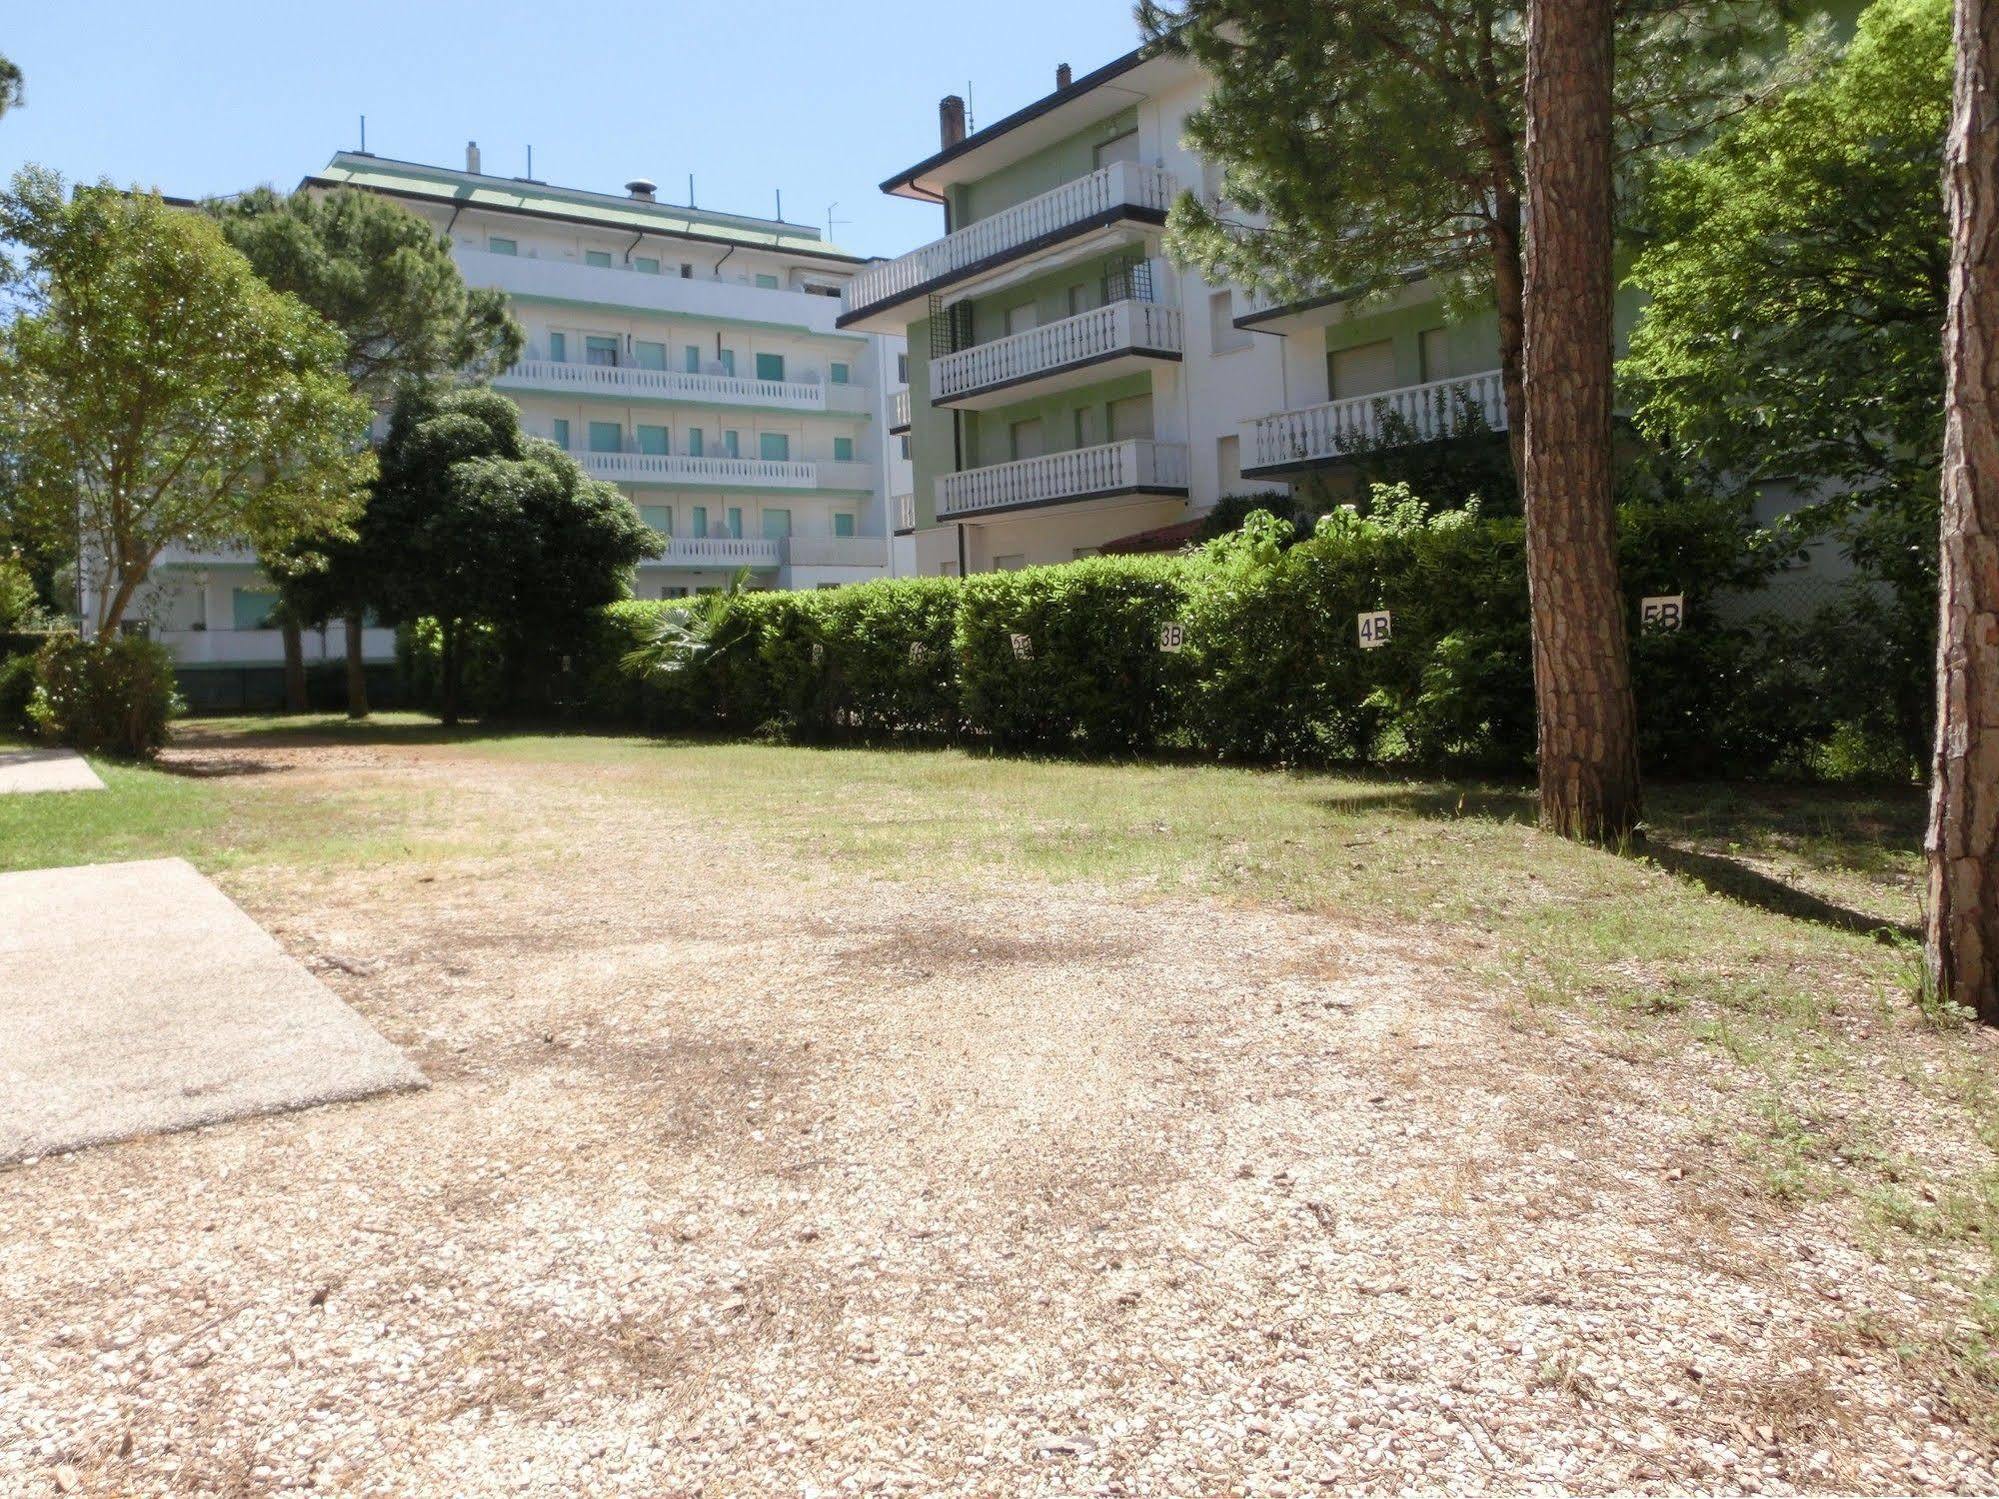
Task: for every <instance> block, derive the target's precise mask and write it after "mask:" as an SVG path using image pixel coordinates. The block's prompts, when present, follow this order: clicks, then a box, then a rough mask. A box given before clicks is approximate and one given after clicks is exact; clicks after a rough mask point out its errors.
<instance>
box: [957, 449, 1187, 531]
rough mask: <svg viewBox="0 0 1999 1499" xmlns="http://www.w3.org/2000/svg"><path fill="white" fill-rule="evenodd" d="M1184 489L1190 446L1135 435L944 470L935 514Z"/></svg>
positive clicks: (960, 514)
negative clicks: (957, 470)
mask: <svg viewBox="0 0 1999 1499" xmlns="http://www.w3.org/2000/svg"><path fill="white" fill-rule="evenodd" d="M1186 493H1187V450H1186V448H1184V447H1182V446H1180V445H1179V444H1177V443H1166V442H1154V441H1153V440H1152V439H1151V438H1149V437H1136V438H1129V439H1127V440H1126V441H1124V442H1107V443H1103V444H1101V445H1099V446H1097V447H1093V448H1074V449H1071V450H1070V451H1069V452H1066V453H1047V454H1044V455H1042V456H1041V457H1039V458H1022V459H1018V460H1017V461H1015V462H1013V463H995V464H992V465H991V466H989V467H987V468H973V469H966V470H965V471H964V472H963V473H957V474H946V475H944V476H943V477H942V478H940V479H939V480H938V481H937V515H938V518H939V519H940V520H941V519H945V518H951V519H963V518H964V517H965V516H968V515H984V514H988V513H990V512H993V511H1000V510H1021V509H1025V508H1027V507H1029V506H1036V505H1058V504H1062V503H1064V502H1066V501H1072V500H1096V499H1108V498H1110V497H1112V496H1115V495H1129V494H1157V495H1183V496H1184V495H1185V494H1186Z"/></svg>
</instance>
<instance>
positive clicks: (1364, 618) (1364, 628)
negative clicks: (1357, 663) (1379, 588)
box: [1360, 609, 1394, 651]
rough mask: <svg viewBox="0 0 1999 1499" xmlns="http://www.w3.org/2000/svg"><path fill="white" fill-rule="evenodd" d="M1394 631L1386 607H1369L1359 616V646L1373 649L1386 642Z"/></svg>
mask: <svg viewBox="0 0 1999 1499" xmlns="http://www.w3.org/2000/svg"><path fill="white" fill-rule="evenodd" d="M1393 633H1394V620H1393V619H1392V617H1391V616H1390V615H1389V612H1388V611H1387V610H1386V609H1370V610H1368V612H1367V613H1365V614H1363V615H1361V617H1360V648H1361V649H1362V650H1364V651H1371V650H1374V649H1375V648H1376V647H1378V646H1384V645H1387V644H1388V641H1389V637H1390V636H1391V635H1392V634H1393Z"/></svg>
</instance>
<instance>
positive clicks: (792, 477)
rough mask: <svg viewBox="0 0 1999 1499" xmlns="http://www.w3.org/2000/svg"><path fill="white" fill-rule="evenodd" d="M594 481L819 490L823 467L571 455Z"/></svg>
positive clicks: (640, 455)
mask: <svg viewBox="0 0 1999 1499" xmlns="http://www.w3.org/2000/svg"><path fill="white" fill-rule="evenodd" d="M570 457H572V458H574V459H575V460H576V461H577V462H578V463H580V464H582V465H583V469H584V472H586V473H588V474H589V475H590V476H591V477H592V478H594V479H608V480H610V481H611V482H612V483H613V484H659V485H666V484H673V485H694V486H697V487H700V488H710V489H815V488H817V487H818V484H819V472H818V466H817V465H816V464H811V463H789V462H780V461H778V460H776V459H770V458H694V457H689V456H686V455H684V454H679V453H571V454H570Z"/></svg>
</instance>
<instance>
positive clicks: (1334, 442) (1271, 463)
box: [1241, 370, 1506, 476]
mask: <svg viewBox="0 0 1999 1499" xmlns="http://www.w3.org/2000/svg"><path fill="white" fill-rule="evenodd" d="M1466 406H1470V407H1473V408H1475V409H1476V410H1477V411H1478V412H1479V414H1480V415H1481V416H1483V417H1484V418H1485V422H1486V425H1487V426H1489V427H1491V428H1492V429H1493V430H1494V431H1495V432H1503V431H1505V430H1506V398H1505V394H1504V391H1503V390H1502V389H1501V386H1500V379H1499V371H1497V370H1489V371H1487V372H1486V373H1484V374H1481V375H1466V376H1463V377H1461V378H1458V379H1453V380H1432V381H1430V382H1429V383H1428V384H1425V385H1404V386H1400V387H1398V388H1397V389H1394V390H1383V391H1377V392H1376V393H1375V394H1373V395H1368V396H1355V397H1352V398H1351V399H1348V400H1344V401H1328V402H1326V403H1325V404H1324V405H1321V406H1306V407H1303V408H1302V409H1300V410H1297V411H1280V412H1278V413H1277V414H1276V415H1274V416H1266V417H1260V418H1258V419H1257V420H1256V421H1252V422H1245V423H1243V425H1242V433H1241V437H1242V471H1243V473H1244V475H1245V476H1249V475H1258V474H1275V473H1282V472H1284V471H1286V470H1288V469H1296V468H1304V467H1308V466H1310V465H1312V464H1315V463H1324V462H1327V461H1328V460H1331V459H1337V458H1343V457H1345V456H1346V455H1347V454H1349V453H1351V452H1352V451H1353V450H1354V449H1356V448H1360V447H1372V446H1376V445H1379V444H1381V443H1383V442H1386V443H1388V444H1390V445H1396V444H1398V443H1400V442H1407V443H1419V442H1434V441H1435V440H1436V439H1438V438H1440V437H1448V436H1450V435H1451V432H1452V428H1453V426H1454V423H1455V419H1456V418H1457V416H1458V414H1459V413H1460V412H1461V411H1463V410H1464V409H1465V407H1466Z"/></svg>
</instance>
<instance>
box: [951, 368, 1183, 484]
mask: <svg viewBox="0 0 1999 1499" xmlns="http://www.w3.org/2000/svg"><path fill="white" fill-rule="evenodd" d="M1151 394H1152V376H1151V375H1150V374H1149V373H1146V372H1143V371H1141V372H1140V373H1138V374H1135V375H1123V376H1120V377H1119V378H1117V379H1115V380H1103V381H1099V382H1098V383H1096V384H1094V385H1081V386H1077V387H1075V388H1073V389H1070V390H1063V391H1057V392H1056V393H1055V394H1054V395H1049V396H1042V397H1039V398H1038V399H1034V400H1028V401H1021V402H1018V403H1017V404H1015V405H1012V406H996V407H994V408H992V409H991V410H988V411H967V412H966V413H964V421H965V467H966V468H985V467H986V466H988V465H989V464H994V463H1007V462H1010V461H1012V459H1013V456H1014V455H1013V447H1012V441H1013V427H1014V424H1015V423H1017V422H1027V421H1039V422H1040V423H1041V436H1042V446H1041V450H1042V452H1044V453H1066V452H1068V451H1069V450H1070V449H1071V448H1078V447H1095V446H1097V445H1098V444H1099V443H1106V442H1109V441H1110V440H1111V437H1110V431H1111V428H1110V404H1111V402H1113V401H1121V400H1126V399H1128V398H1130V397H1132V396H1150V395H1151ZM1079 411H1081V412H1086V413H1088V417H1089V423H1090V426H1089V431H1088V435H1087V436H1086V438H1085V440H1083V441H1078V440H1077V433H1076V413H1077V412H1079ZM947 451H948V449H947Z"/></svg>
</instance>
